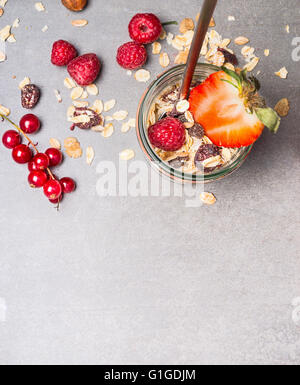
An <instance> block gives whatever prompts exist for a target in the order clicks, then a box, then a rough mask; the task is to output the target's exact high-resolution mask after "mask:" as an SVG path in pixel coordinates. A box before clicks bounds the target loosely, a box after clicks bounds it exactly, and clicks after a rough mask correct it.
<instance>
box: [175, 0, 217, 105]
mask: <svg viewBox="0 0 300 385" xmlns="http://www.w3.org/2000/svg"><path fill="white" fill-rule="evenodd" d="M217 1H218V0H204V4H203V7H202V11H201V14H200V18H199V21H198V24H197V28H196V31H195V35H194V38H193V42H192V45H191V49H190V53H189V57H188V60H187V64H186V68H185V72H184V76H183V81H182V86H181V91H180V99H186V98H187V97H188V94H189V91H190V86H191V83H192V79H193V75H194V72H195V68H196V65H197V63H198V59H199V55H200V52H201V49H202V46H203V42H204V40H205V36H206V33H207V31H208V27H209V24H210V21H211V18H212V16H213V13H214V10H215V8H216V5H217Z"/></svg>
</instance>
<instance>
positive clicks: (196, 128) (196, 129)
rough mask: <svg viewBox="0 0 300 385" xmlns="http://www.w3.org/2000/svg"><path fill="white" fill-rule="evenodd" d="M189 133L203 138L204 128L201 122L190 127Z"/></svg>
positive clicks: (194, 136)
mask: <svg viewBox="0 0 300 385" xmlns="http://www.w3.org/2000/svg"><path fill="white" fill-rule="evenodd" d="M188 133H189V135H190V136H191V137H193V138H197V139H202V138H203V136H204V128H203V127H202V126H201V125H200V124H198V123H195V124H194V125H193V126H192V127H191V128H189V129H188Z"/></svg>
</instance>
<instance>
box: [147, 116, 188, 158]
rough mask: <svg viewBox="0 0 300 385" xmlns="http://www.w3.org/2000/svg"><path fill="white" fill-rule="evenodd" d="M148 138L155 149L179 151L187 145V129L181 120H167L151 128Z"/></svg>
mask: <svg viewBox="0 0 300 385" xmlns="http://www.w3.org/2000/svg"><path fill="white" fill-rule="evenodd" d="M148 136H149V139H150V142H151V144H152V145H153V146H154V147H157V148H160V149H161V150H164V151H177V150H179V149H180V148H181V147H182V146H183V145H184V143H185V140H186V134H185V127H184V125H183V123H181V121H180V120H178V119H175V118H170V117H168V118H165V119H162V120H160V121H159V122H157V123H156V124H154V125H153V126H151V127H149V129H148Z"/></svg>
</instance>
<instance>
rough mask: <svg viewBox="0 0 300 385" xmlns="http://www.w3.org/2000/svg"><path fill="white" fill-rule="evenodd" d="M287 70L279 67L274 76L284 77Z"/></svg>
mask: <svg viewBox="0 0 300 385" xmlns="http://www.w3.org/2000/svg"><path fill="white" fill-rule="evenodd" d="M288 73H289V72H288V70H287V69H286V67H283V68H281V69H280V70H279V71H278V72H275V75H276V76H279V77H280V78H281V79H286V78H287V76H288Z"/></svg>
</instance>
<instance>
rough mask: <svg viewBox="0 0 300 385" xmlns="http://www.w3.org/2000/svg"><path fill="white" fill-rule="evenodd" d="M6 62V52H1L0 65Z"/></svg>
mask: <svg viewBox="0 0 300 385" xmlns="http://www.w3.org/2000/svg"><path fill="white" fill-rule="evenodd" d="M5 60H6V55H5V53H4V52H2V51H0V63H2V62H4V61H5Z"/></svg>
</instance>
